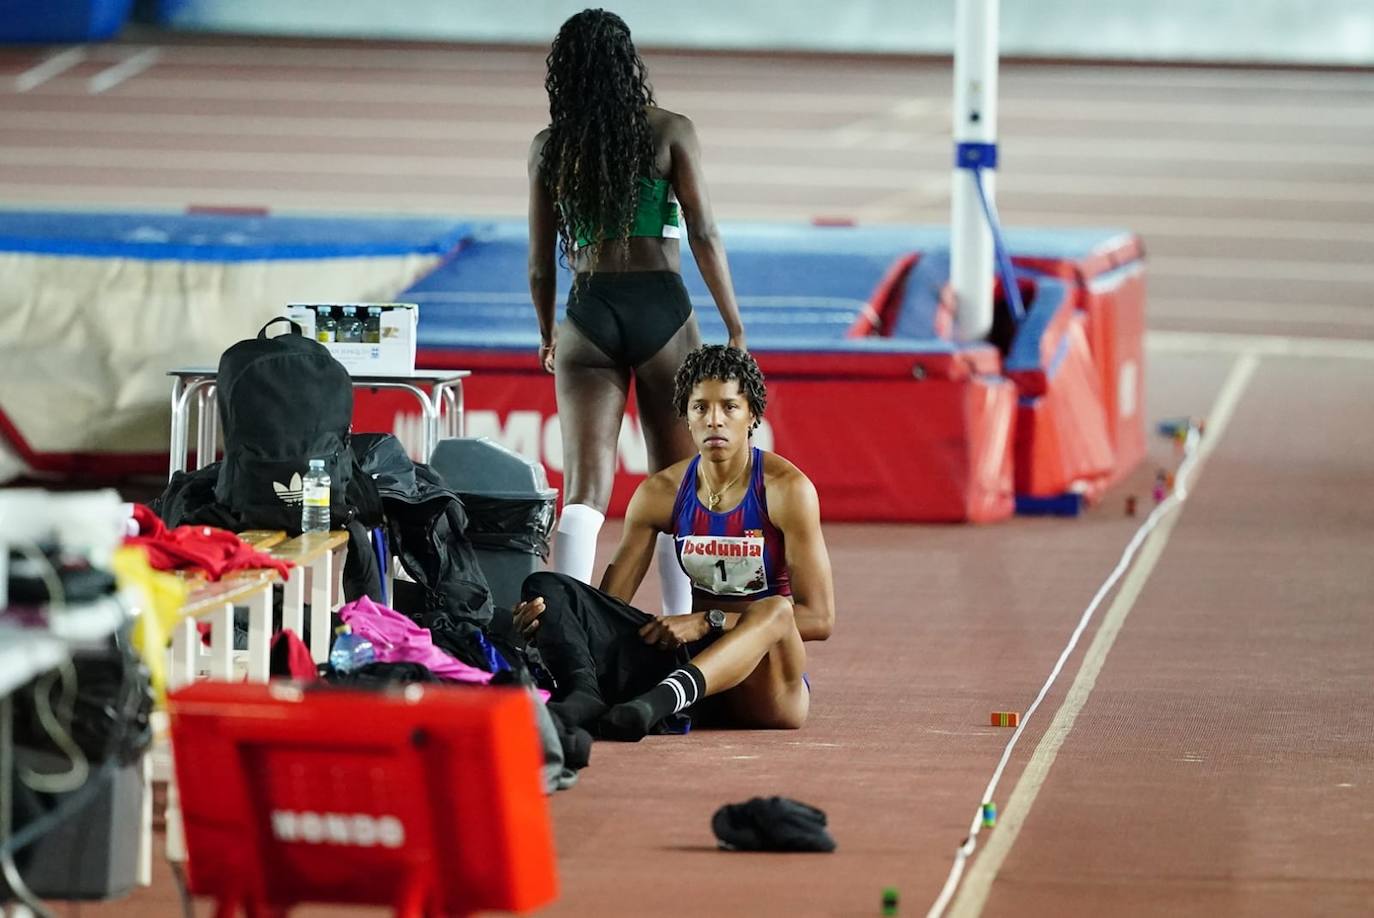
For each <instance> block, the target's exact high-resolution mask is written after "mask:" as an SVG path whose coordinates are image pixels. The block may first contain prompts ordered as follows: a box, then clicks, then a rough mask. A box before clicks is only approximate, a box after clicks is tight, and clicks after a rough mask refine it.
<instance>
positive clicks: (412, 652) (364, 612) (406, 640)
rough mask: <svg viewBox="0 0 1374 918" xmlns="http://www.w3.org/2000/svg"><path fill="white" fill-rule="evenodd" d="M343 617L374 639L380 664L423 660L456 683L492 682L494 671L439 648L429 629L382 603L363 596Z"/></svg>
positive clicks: (356, 630) (341, 612) (341, 613)
mask: <svg viewBox="0 0 1374 918" xmlns="http://www.w3.org/2000/svg"><path fill="white" fill-rule="evenodd" d="M339 617H340V618H341V619H343V620H344V621H345V622H347V623H348V624H349V625H351V626H352V627H353V633H354V634H356V635H359V636H361V637H365V638H367V639H368V640H369V641H371V642H372V648H373V650H374V651H375V653H376V659H377V662H379V663H419V664H420V665H421V666H423V667H425V669H428V670H429V671H430V672H432V673H434V675H436V676H438V677H440V678H441V679H452V680H453V681H455V682H475V683H479V684H482V685H485V684H487V683H488V682H490V681H491V673H489V672H485V671H483V670H480V669H478V668H477V667H475V666H469V665H467V664H466V663H464V662H462V661H461V660H458V659H456V658H454V657H452V656H450V655H449V654H447V653H444V651H442V650H440V649H439V648H438V647H435V646H434V640H433V638H432V636H431V635H430V633H429V630H428V629H426V628H421V627H420V626H419V625H417V624H415V623H414V622H412V621H411V620H410V619H408V618H406V617H405V616H404V615H402V614H401V613H399V612H397V611H396V610H395V609H389V608H387V607H386V606H379V605H377V604H376V603H375V602H373V601H372V600H371V599H368V598H367V597H366V596H360V597H359V598H358V599H357V600H355V601H353V602H350V603H349V604H348V605H346V606H344V607H343V608H342V609H340V610H339Z"/></svg>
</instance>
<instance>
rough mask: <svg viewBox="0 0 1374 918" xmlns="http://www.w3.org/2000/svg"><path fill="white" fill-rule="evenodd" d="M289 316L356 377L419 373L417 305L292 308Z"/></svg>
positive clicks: (296, 305) (305, 305)
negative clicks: (416, 366) (416, 340)
mask: <svg viewBox="0 0 1374 918" xmlns="http://www.w3.org/2000/svg"><path fill="white" fill-rule="evenodd" d="M286 314H287V316H289V317H290V318H291V320H292V321H294V322H296V323H297V324H299V325H300V326H301V327H302V328H303V329H304V331H305V335H306V337H308V338H314V339H315V340H316V341H319V342H320V343H321V344H323V345H324V346H325V347H327V348H329V352H330V353H331V354H333V355H334V359H335V360H337V361H339V363H341V364H343V365H344V368H345V369H346V370H348V372H349V373H350V374H352V375H353V376H409V375H410V374H412V373H414V372H415V339H416V331H417V329H418V326H419V324H420V307H419V306H417V305H416V304H415V303H291V304H289V305H288V306H287V307H286ZM369 319H372V320H374V321H369ZM354 322H356V323H357V324H356V325H354V324H353V323H354ZM363 339H366V340H363Z"/></svg>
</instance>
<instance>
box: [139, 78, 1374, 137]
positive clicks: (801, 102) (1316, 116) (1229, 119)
mask: <svg viewBox="0 0 1374 918" xmlns="http://www.w3.org/2000/svg"><path fill="white" fill-rule="evenodd" d="M462 89H463V86H462V84H461V81H455V80H443V79H436V80H433V81H429V82H423V83H421V82H416V81H414V80H409V81H405V82H387V81H385V80H382V79H378V78H376V77H371V76H369V77H366V78H362V77H359V78H354V79H341V80H332V81H318V82H312V81H305V80H282V79H247V78H245V79H238V80H212V79H187V78H182V79H171V78H159V79H148V80H140V81H139V82H138V84H137V88H136V89H135V88H133V87H131V88H130V89H129V90H128V91H127V92H126V93H124V95H127V96H137V97H139V98H153V99H164V98H175V99H187V98H193V99H254V100H261V101H279V102H288V101H321V102H324V101H338V102H371V103H412V104H430V105H434V104H445V103H450V104H452V103H456V102H461V103H462V104H464V105H467V106H472V107H477V106H482V107H488V108H505V107H508V106H512V105H531V106H537V107H539V108H546V107H547V105H548V100H547V98H546V97H545V95H544V91H543V87H542V86H541V85H540V84H539V81H538V80H531V81H530V82H529V84H528V85H511V86H491V87H483V88H482V90H481V91H480V92H472V93H462V92H461V90H462ZM659 95H660V96H661V97H662V98H661V99H660V101H661V102H662V103H663V104H664V105H666V106H667V107H669V108H674V107H677V106H688V110H689V111H691V112H693V113H698V114H699V113H701V112H705V111H710V110H712V109H718V110H725V111H767V112H814V113H821V112H826V113H836V114H848V115H870V116H871V115H876V114H879V113H881V112H883V111H885V110H887V108H888V107H889V106H891V105H893V104H894V103H897V102H900V101H901V100H902V98H903V95H904V94H903V93H902V92H899V91H897V89H896V88H895V87H894V90H893V91H892V92H890V93H881V92H875V91H869V92H854V91H845V92H824V91H818V90H816V89H813V88H809V87H807V88H801V87H799V88H797V89H795V90H792V91H777V90H751V89H728V88H721V89H685V88H684V89H673V88H669V89H663V91H662V92H661V93H659ZM907 95H908V97H909V94H907ZM932 98H933V97H932ZM998 117H999V118H1001V119H1003V120H1005V121H1006V122H1007V123H1012V122H1017V121H1019V120H1022V119H1031V120H1033V121H1034V122H1035V123H1037V124H1040V125H1043V124H1045V122H1046V120H1047V119H1049V120H1056V119H1058V120H1064V121H1089V122H1093V123H1108V122H1112V123H1115V122H1128V123H1132V122H1141V121H1148V122H1153V123H1157V124H1203V125H1210V126H1212V127H1226V126H1231V125H1263V126H1265V127H1272V128H1274V129H1275V130H1281V129H1284V128H1297V127H1330V128H1340V129H1343V130H1352V131H1365V130H1368V129H1369V128H1374V109H1371V107H1370V106H1368V105H1357V104H1328V103H1325V102H1323V101H1322V100H1321V99H1320V98H1318V99H1311V100H1301V101H1300V102H1299V103H1294V104H1289V105H1285V104H1280V103H1275V102H1273V101H1272V100H1271V99H1267V98H1264V99H1259V100H1257V101H1251V100H1247V101H1245V102H1239V101H1235V102H1231V103H1227V104H1220V103H1199V102H1191V101H1187V100H1174V101H1163V102H1129V101H1120V100H1113V101H1112V103H1111V105H1109V106H1103V105H1089V104H1085V103H1084V101H1083V100H1082V99H1074V98H1035V99H1019V100H1016V102H1015V104H1013V103H1012V102H1011V101H1007V102H1004V104H1003V106H1002V108H1001V110H1000V111H999V113H998Z"/></svg>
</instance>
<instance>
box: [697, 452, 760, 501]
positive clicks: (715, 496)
mask: <svg viewBox="0 0 1374 918" xmlns="http://www.w3.org/2000/svg"><path fill="white" fill-rule="evenodd" d="M748 470H749V459H745V460H744V468H742V469H740V470H739V471H738V472H736V473H735V477H734V478H731V479H730V481H729V482H728V483H727V484H726V485H725V487H723V488H721V489H720V490H719V491H712V490H711V483H710V482H709V481H706V476H705V475H702V476H701V477H702V483H703V484H705V485H706V509H707V510H715V509H716V507H718V506H720V499H721V498H722V497H724V496H725V492H726V491H728V490H730V489H731V488H733V487H734V486H735V482H737V481H739V480H740V476H742V475H743V474H744V473H745V472H746V471H748Z"/></svg>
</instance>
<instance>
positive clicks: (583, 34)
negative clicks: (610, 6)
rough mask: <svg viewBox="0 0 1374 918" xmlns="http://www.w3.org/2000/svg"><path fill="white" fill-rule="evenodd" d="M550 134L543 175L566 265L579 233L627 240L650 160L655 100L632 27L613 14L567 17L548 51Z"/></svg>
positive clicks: (599, 239)
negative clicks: (650, 115)
mask: <svg viewBox="0 0 1374 918" xmlns="http://www.w3.org/2000/svg"><path fill="white" fill-rule="evenodd" d="M547 63H548V75H547V76H546V77H545V78H544V88H545V89H546V90H548V93H549V136H548V140H547V141H546V142H545V144H544V149H543V153H542V154H541V160H540V172H541V175H542V176H543V180H544V182H545V184H546V185H547V186H548V189H549V193H550V195H551V196H552V197H553V200H554V201H555V202H556V203H557V205H558V211H559V217H558V247H559V250H560V252H561V253H562V256H563V260H564V262H565V263H568V264H570V263H571V260H572V254H573V248H574V245H575V243H576V239H577V236H578V235H579V232H580V234H581V235H583V236H584V237H586V236H590V237H591V238H592V239H593V243H592V244H593V245H597V244H599V243H600V242H602V241H606V240H609V239H616V240H621V241H624V240H627V239H628V238H629V235H630V227H631V225H632V224H633V222H634V215H635V209H636V207H637V205H638V202H639V179H640V177H641V176H646V175H650V174H652V172H653V165H654V139H653V133H652V131H650V129H649V119H648V117H647V116H646V115H645V113H644V108H645V106H649V105H653V104H654V91H653V88H652V87H651V86H650V85H649V81H648V77H647V74H646V72H645V69H644V61H643V60H641V59H640V57H639V53H638V52H637V51H635V46H634V43H633V42H632V41H631V40H630V28H629V26H627V25H625V21H624V20H623V19H621V18H620V17H619V16H617V15H615V14H614V13H609V12H607V11H605V10H599V9H595V10H583V11H582V12H580V13H577V14H575V15H573V16H571V17H570V18H569V19H568V21H567V22H565V23H563V27H562V28H560V29H559V30H558V36H557V37H556V38H554V40H553V46H552V48H551V49H550V50H549V56H548V59H547Z"/></svg>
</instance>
